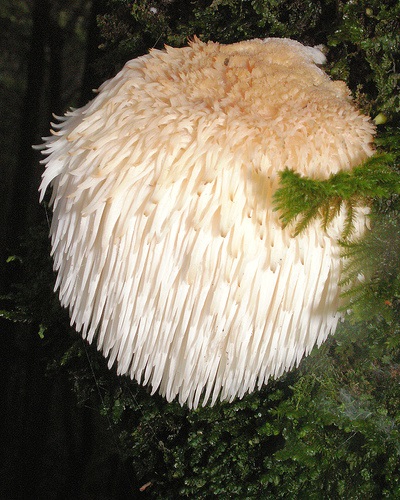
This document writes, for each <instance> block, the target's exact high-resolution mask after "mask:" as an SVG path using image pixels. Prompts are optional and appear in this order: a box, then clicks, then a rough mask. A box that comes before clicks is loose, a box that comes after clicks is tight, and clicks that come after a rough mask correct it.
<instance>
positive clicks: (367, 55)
mask: <svg viewBox="0 0 400 500" xmlns="http://www.w3.org/2000/svg"><path fill="white" fill-rule="evenodd" d="M338 9H339V19H340V22H339V23H338V25H337V28H336V29H335V31H334V32H333V33H331V34H330V35H329V36H328V45H329V46H330V47H332V54H331V57H332V63H331V73H332V75H333V76H334V77H335V78H340V79H343V80H347V81H348V82H349V84H350V86H351V87H358V91H359V92H360V93H361V94H368V99H369V106H368V107H369V108H370V110H371V111H372V110H374V111H375V112H377V111H384V112H385V113H388V115H389V116H392V117H394V116H396V115H397V116H398V114H399V112H400V96H399V78H400V76H399V72H398V65H399V58H400V4H399V2H397V1H388V2H381V1H378V0H372V1H368V0H362V1H357V2H346V1H340V2H338Z"/></svg>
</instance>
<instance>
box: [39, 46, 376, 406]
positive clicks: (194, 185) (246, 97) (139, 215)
mask: <svg viewBox="0 0 400 500" xmlns="http://www.w3.org/2000/svg"><path fill="white" fill-rule="evenodd" d="M324 60H325V57H324V55H323V54H322V52H321V51H319V50H318V49H316V48H311V47H305V46H303V45H301V44H300V43H298V42H295V41H292V40H288V39H276V38H270V39H265V40H251V41H246V42H240V43H236V44H233V45H221V44H218V43H211V42H210V43H207V44H206V43H202V42H200V41H199V40H197V39H195V40H194V41H193V42H192V43H190V45H189V46H188V47H185V48H179V49H176V48H171V47H166V49H165V51H160V50H152V51H151V52H150V54H148V55H145V56H143V57H139V58H137V59H134V60H132V61H129V62H128V63H127V64H126V65H125V67H124V68H123V69H122V70H121V71H120V72H119V73H118V74H117V75H116V76H115V77H114V78H113V79H111V80H109V81H107V82H105V83H104V84H103V85H102V86H101V87H100V89H99V92H98V95H97V96H96V98H95V99H94V100H93V101H91V102H90V103H88V104H87V105H86V106H84V107H83V108H81V109H77V110H74V111H70V112H68V113H67V114H66V116H65V117H63V118H61V119H60V123H59V124H58V125H54V124H53V128H54V131H53V132H52V136H51V137H48V138H46V139H45V145H44V147H43V148H44V154H46V155H47V158H46V159H45V160H43V163H45V164H46V170H45V172H44V174H43V181H42V184H41V187H40V189H41V197H42V198H43V195H44V193H45V191H46V188H47V187H48V186H49V185H50V184H51V186H52V198H51V203H52V207H53V211H54V214H53V220H52V226H51V241H52V249H53V250H52V254H53V257H54V267H55V270H56V271H57V274H58V277H57V284H56V287H57V288H58V290H59V295H60V299H61V303H62V305H63V306H65V307H68V308H69V310H70V314H71V323H72V324H74V325H75V328H76V329H77V330H78V331H80V332H81V333H82V335H83V337H84V338H86V339H87V340H88V341H89V342H92V341H93V340H94V339H96V342H97V345H98V348H99V349H101V350H102V351H103V353H104V355H105V356H107V357H108V358H109V365H110V366H111V365H113V364H114V363H116V364H117V370H118V373H119V374H128V375H130V377H132V378H134V379H136V380H137V381H138V382H140V383H142V384H149V385H150V386H151V387H152V390H153V392H156V391H159V392H160V393H161V394H162V395H163V396H165V397H166V399H167V400H168V401H171V400H173V399H174V398H175V397H176V396H178V399H179V401H180V403H181V404H183V403H187V404H188V405H189V407H197V405H198V403H199V400H200V399H201V398H202V397H203V404H205V403H206V402H207V401H209V400H210V399H211V404H213V403H214V402H215V401H216V400H217V399H221V400H229V401H232V400H233V399H234V398H235V397H239V398H240V397H242V396H243V395H244V394H245V393H247V392H249V391H253V390H254V389H255V388H256V387H258V388H260V387H261V386H262V385H263V384H265V383H266V382H267V381H268V378H269V377H271V376H273V377H279V376H280V375H281V374H282V373H283V372H284V371H286V370H289V369H290V368H292V367H293V366H296V365H298V363H299V362H300V360H301V359H302V357H303V356H304V355H305V354H307V353H309V352H310V350H311V349H312V347H313V346H314V345H315V344H317V345H320V344H321V343H322V342H323V341H324V340H325V339H326V338H327V336H328V335H329V334H330V333H333V332H334V331H335V328H336V325H337V322H338V320H339V318H340V314H339V313H338V312H337V311H338V304H339V294H340V288H339V285H338V283H339V281H340V273H341V267H342V265H341V260H340V256H339V252H340V251H339V246H338V243H337V238H338V236H339V234H340V231H341V229H342V228H343V224H344V216H345V214H341V215H340V216H339V217H337V218H336V219H335V221H334V223H333V225H332V227H331V228H330V230H329V232H328V233H326V232H324V231H323V230H322V229H321V227H320V224H319V223H318V222H315V223H313V224H311V225H310V226H309V228H308V229H307V230H306V231H305V232H304V233H302V234H300V235H299V236H297V237H292V234H291V229H290V228H285V229H283V228H282V227H281V224H280V221H279V214H278V213H276V212H274V211H273V206H272V196H273V194H274V192H275V190H276V189H277V187H278V173H279V171H282V170H283V169H284V168H285V167H288V168H290V169H293V170H295V171H296V172H299V173H301V174H302V175H305V176H308V177H311V178H318V179H326V178H328V177H329V175H330V174H332V173H335V172H338V171H340V170H348V169H350V168H351V167H353V166H355V165H357V164H359V163H360V162H362V161H363V160H365V159H366V158H367V157H368V156H370V155H371V154H372V153H373V147H372V140H373V134H374V127H373V125H372V123H371V122H370V120H369V119H368V118H367V117H366V116H363V115H362V114H360V112H359V111H357V109H356V108H355V107H354V105H353V103H352V101H351V97H350V92H349V90H348V89H347V87H346V85H345V84H344V83H343V82H333V81H331V80H330V78H329V77H328V76H327V75H326V74H325V73H324V72H323V71H322V70H321V69H320V68H318V67H317V65H316V64H322V63H324ZM365 224H366V216H365V211H360V212H359V215H358V218H357V221H356V225H357V229H356V233H357V234H362V232H363V231H364V227H365Z"/></svg>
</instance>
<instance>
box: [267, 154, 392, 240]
mask: <svg viewBox="0 0 400 500" xmlns="http://www.w3.org/2000/svg"><path fill="white" fill-rule="evenodd" d="M391 164H393V157H392V155H390V154H380V155H375V156H373V157H371V158H369V159H368V160H367V161H365V162H364V163H363V164H361V165H360V166H358V167H355V168H354V169H353V170H351V171H349V172H339V173H337V174H334V175H331V176H330V177H329V179H326V180H318V179H310V178H306V177H302V176H301V175H300V174H297V173H296V172H293V170H290V169H288V168H287V169H285V170H284V171H283V172H281V173H280V187H279V189H278V190H277V191H276V192H275V195H274V206H275V210H277V211H279V212H280V213H281V215H280V219H281V221H282V223H283V225H284V226H287V225H288V224H291V223H294V224H295V225H294V235H295V236H296V235H298V234H299V233H301V232H302V231H304V229H306V227H307V226H308V225H309V224H310V222H312V221H313V220H315V219H318V218H319V219H321V225H322V227H323V229H324V230H326V229H327V227H328V225H329V224H330V223H331V222H332V220H333V219H334V218H335V217H336V216H337V215H338V214H339V212H340V210H341V208H342V206H344V207H345V209H346V220H345V225H344V229H343V233H342V238H343V239H346V238H348V237H349V236H350V235H351V234H352V232H353V229H354V220H355V212H354V209H355V208H356V207H357V206H361V205H368V204H369V203H370V202H371V200H372V199H373V198H389V197H390V196H392V195H393V194H395V193H397V194H398V193H400V175H399V173H397V172H395V171H394V170H393V169H391V168H390V165H391Z"/></svg>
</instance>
